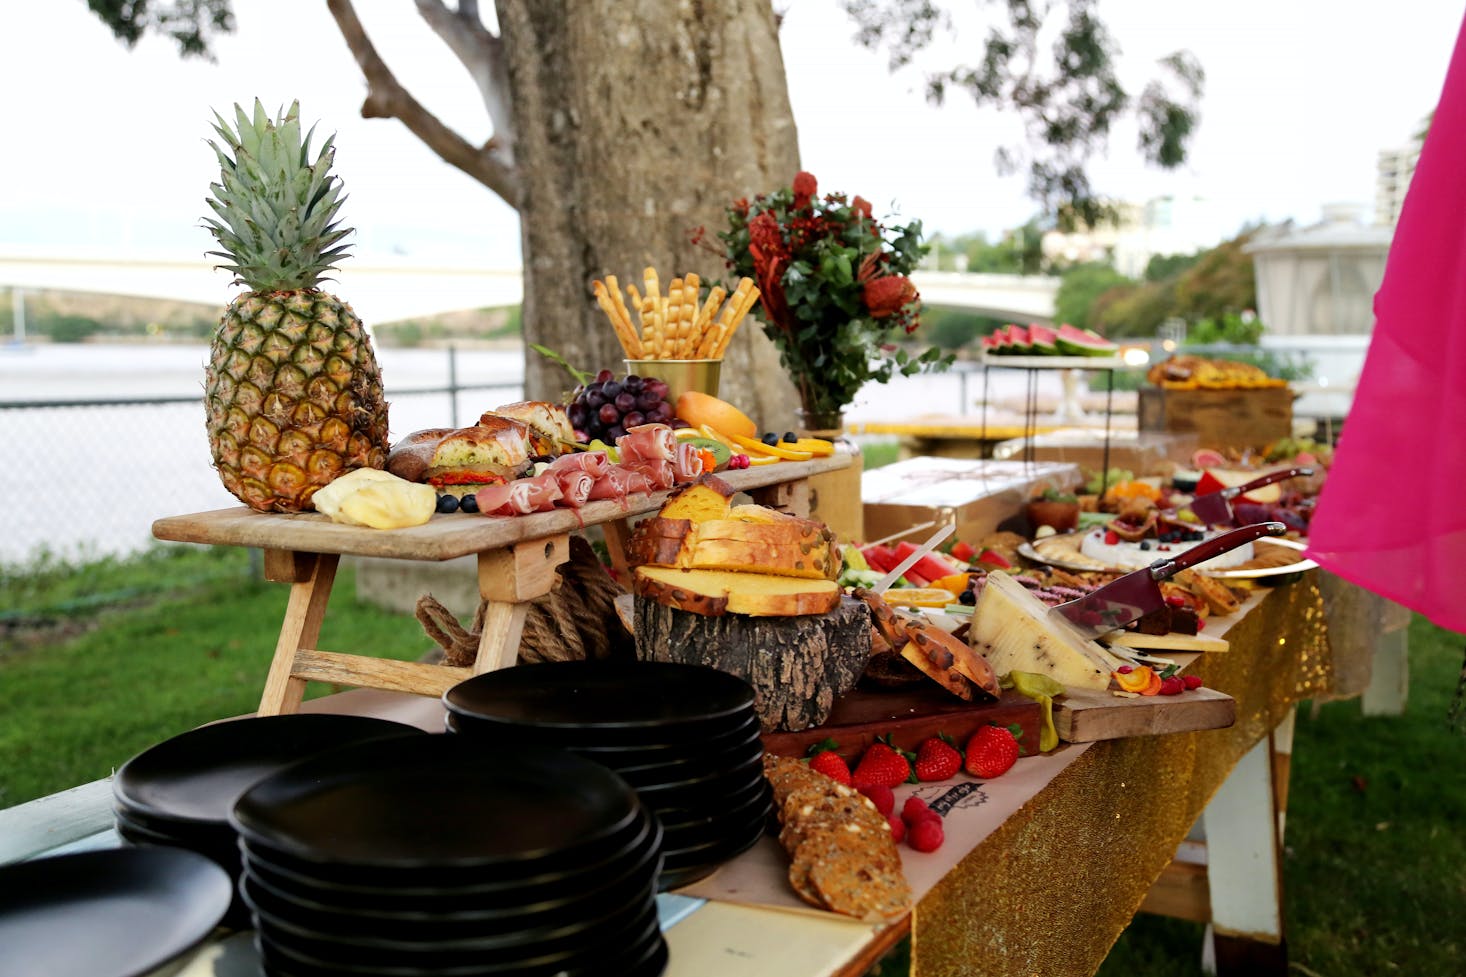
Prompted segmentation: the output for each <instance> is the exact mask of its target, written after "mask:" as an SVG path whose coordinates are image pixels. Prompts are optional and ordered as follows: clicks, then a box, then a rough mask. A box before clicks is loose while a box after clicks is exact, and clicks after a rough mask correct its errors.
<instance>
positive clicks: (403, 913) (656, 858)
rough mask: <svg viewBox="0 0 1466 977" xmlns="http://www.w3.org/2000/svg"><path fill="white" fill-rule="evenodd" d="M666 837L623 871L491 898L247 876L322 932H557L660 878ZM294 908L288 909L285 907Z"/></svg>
mask: <svg viewBox="0 0 1466 977" xmlns="http://www.w3.org/2000/svg"><path fill="white" fill-rule="evenodd" d="M661 837H662V836H661V834H660V832H653V833H648V834H647V835H646V836H645V837H644V839H643V840H642V841H640V842H639V843H638V844H637V845H636V847H635V849H634V850H633V851H630V852H628V853H627V854H626V855H625V856H624V857H623V858H622V859H621V860H620V861H618V862H617V863H616V864H615V865H606V866H604V867H601V868H597V869H596V870H594V871H587V872H585V873H582V874H581V875H579V876H574V877H572V876H565V877H563V879H562V880H561V881H560V882H559V883H558V884H556V885H545V886H540V887H536V888H525V887H515V888H514V889H512V890H510V889H505V890H501V891H500V892H497V893H495V894H494V896H493V897H492V898H490V899H485V898H483V897H482V896H481V895H477V894H469V895H463V894H461V893H451V894H447V895H440V894H434V895H431V896H422V895H407V894H405V893H403V892H400V891H385V892H382V893H379V894H378V895H376V896H375V897H372V898H368V897H364V896H363V895H362V894H361V893H359V892H356V891H350V890H348V891H342V890H334V891H333V890H331V889H326V888H322V887H319V886H316V887H312V886H310V885H305V884H301V882H300V880H299V879H298V878H296V877H292V876H290V875H286V874H282V873H280V872H278V871H277V870H274V869H272V868H271V867H270V866H268V865H266V864H264V863H261V862H258V861H255V860H254V859H252V858H247V859H246V860H245V863H244V874H245V876H246V878H247V879H248V880H249V882H250V883H251V884H252V885H253V886H254V888H255V889H256V891H257V892H258V894H259V895H260V896H261V897H262V898H264V899H266V900H271V899H273V900H275V903H274V904H275V906H276V909H275V911H276V913H277V915H278V914H286V915H290V916H291V918H298V919H301V920H302V921H307V922H309V925H312V926H314V927H315V928H318V929H320V930H321V931H322V932H329V933H341V934H343V935H346V934H351V933H357V932H361V933H366V934H379V935H382V936H384V937H388V938H393V939H397V938H403V939H414V940H415V939H420V938H424V937H425V936H432V937H433V938H438V937H442V938H459V937H462V936H464V935H485V934H493V933H502V932H505V931H508V930H511V929H525V928H533V927H546V926H555V925H558V924H559V923H560V922H562V921H563V920H565V919H566V918H572V917H573V918H583V917H590V916H594V915H595V914H597V913H603V912H605V911H609V909H610V908H613V907H614V906H616V905H620V904H621V903H622V902H624V901H625V899H626V898H629V895H628V894H632V895H634V894H635V893H636V891H637V890H638V887H639V886H643V885H647V884H649V883H650V882H651V881H652V880H654V879H655V878H656V875H657V873H658V871H659V870H660V864H661ZM287 904H288V906H289V907H290V908H289V910H288V911H287V910H285V909H284V908H282V906H283V905H287Z"/></svg>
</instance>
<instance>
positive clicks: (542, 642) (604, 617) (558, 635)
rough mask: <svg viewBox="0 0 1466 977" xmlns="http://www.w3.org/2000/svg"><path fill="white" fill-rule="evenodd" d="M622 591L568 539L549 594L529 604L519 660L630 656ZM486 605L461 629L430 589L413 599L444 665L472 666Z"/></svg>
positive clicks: (576, 540)
mask: <svg viewBox="0 0 1466 977" xmlns="http://www.w3.org/2000/svg"><path fill="white" fill-rule="evenodd" d="M622 592H623V591H622V589H621V587H620V586H619V585H618V584H617V583H616V581H615V580H613V579H612V578H611V575H610V574H609V573H607V572H606V568H605V567H604V566H602V565H601V561H600V560H599V559H598V558H597V557H596V554H595V550H593V549H592V548H591V545H590V543H588V542H586V541H585V540H584V539H582V538H580V537H579V536H572V537H571V538H570V559H569V560H568V561H567V562H565V563H563V564H561V565H560V567H559V568H558V570H557V571H556V580H555V584H554V586H553V588H552V589H551V591H550V593H549V594H547V595H546V596H544V597H539V598H536V599H535V600H534V601H532V602H531V603H530V606H529V610H528V612H527V613H526V615H525V620H524V630H523V632H522V634H521V637H520V641H519V649H518V658H519V661H520V662H521V663H531V662H550V661H580V660H583V659H602V658H630V657H634V655H635V643H634V642H633V640H632V638H631V636H630V635H628V634H627V633H626V629H625V627H623V626H622V624H621V620H620V617H619V615H617V613H616V604H615V600H616V597H617V595H619V594H621V593H622ZM487 608H488V604H487V603H486V602H480V603H479V606H478V611H477V612H476V613H475V614H474V620H473V626H472V627H471V628H468V629H465V628H464V627H463V626H462V625H461V624H459V622H458V619H457V618H455V617H454V616H453V614H452V613H451V612H450V611H449V610H448V609H447V608H446V607H444V606H443V605H442V604H441V603H439V602H438V601H437V600H436V599H435V598H434V597H433V596H432V595H431V594H424V595H423V596H422V597H420V598H418V601H417V607H416V615H417V619H418V621H419V622H420V623H421V624H422V626H423V631H425V632H426V633H427V636H428V637H429V638H431V639H432V640H433V642H434V643H435V644H437V645H438V647H440V648H442V649H443V664H445V665H460V666H461V665H471V664H473V662H474V659H475V658H477V657H478V643H479V637H480V636H481V635H482V634H483V629H484V615H485V612H486V610H487Z"/></svg>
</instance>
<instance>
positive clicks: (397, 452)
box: [387, 427, 453, 482]
mask: <svg viewBox="0 0 1466 977" xmlns="http://www.w3.org/2000/svg"><path fill="white" fill-rule="evenodd" d="M452 433H453V429H452V428H450V427H430V428H425V429H423V430H421V431H413V432H412V433H411V434H409V435H407V437H405V438H403V439H402V440H401V441H398V442H397V443H396V444H394V445H393V446H392V450H391V451H389V452H388V453H387V471H389V472H391V473H392V474H393V475H396V476H397V477H398V478H405V479H407V480H408V481H409V482H421V481H423V480H424V479H425V478H426V475H427V470H428V466H430V465H431V464H432V463H433V452H435V451H437V450H438V443H439V442H441V441H442V440H443V439H444V438H446V437H447V436H448V435H450V434H452Z"/></svg>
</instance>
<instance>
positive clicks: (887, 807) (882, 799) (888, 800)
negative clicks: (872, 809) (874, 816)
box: [859, 784, 896, 817]
mask: <svg viewBox="0 0 1466 977" xmlns="http://www.w3.org/2000/svg"><path fill="white" fill-rule="evenodd" d="M859 790H860V792H861V793H862V794H864V795H865V796H866V797H869V798H870V802H871V803H872V804H874V805H875V806H876V810H877V811H880V812H881V817H889V816H890V814H891V812H892V811H894V810H895V809H896V795H895V794H893V793H891V788H889V787H887V786H885V785H884V784H863V785H861V787H860V788H859Z"/></svg>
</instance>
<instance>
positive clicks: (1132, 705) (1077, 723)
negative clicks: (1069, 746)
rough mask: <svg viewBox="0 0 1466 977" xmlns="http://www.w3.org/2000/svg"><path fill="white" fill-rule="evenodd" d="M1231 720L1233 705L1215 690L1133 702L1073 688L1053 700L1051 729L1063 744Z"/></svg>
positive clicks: (1155, 733) (1184, 730) (1146, 697)
mask: <svg viewBox="0 0 1466 977" xmlns="http://www.w3.org/2000/svg"><path fill="white" fill-rule="evenodd" d="M1236 721H1237V700H1235V699H1233V698H1232V697H1231V696H1229V695H1227V694H1226V693H1224V692H1218V691H1217V690H1216V689H1207V688H1200V689H1192V690H1190V691H1188V692H1182V693H1181V694H1180V695H1144V696H1137V697H1136V698H1134V699H1127V698H1124V697H1122V696H1117V695H1115V694H1113V693H1111V692H1092V691H1090V690H1088V689H1076V690H1074V691H1071V692H1070V693H1069V694H1067V695H1064V696H1060V697H1059V698H1058V699H1056V700H1054V726H1055V727H1056V728H1057V729H1058V731H1059V739H1061V740H1064V741H1065V742H1068V743H1092V742H1095V741H1096V740H1117V739H1122V738H1124V737H1128V736H1158V735H1160V734H1162V733H1190V732H1195V731H1196V730H1201V729H1224V728H1225V727H1227V726H1230V725H1232V724H1233V723H1234V722H1236Z"/></svg>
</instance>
